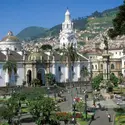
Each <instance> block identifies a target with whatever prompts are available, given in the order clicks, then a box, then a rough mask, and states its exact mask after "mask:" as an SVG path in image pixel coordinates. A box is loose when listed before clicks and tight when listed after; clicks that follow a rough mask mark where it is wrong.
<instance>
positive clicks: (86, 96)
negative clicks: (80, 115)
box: [84, 91, 88, 119]
mask: <svg viewBox="0 0 125 125" xmlns="http://www.w3.org/2000/svg"><path fill="white" fill-rule="evenodd" d="M84 94H85V116H86V119H87V98H88V95H87V93H86V91H84Z"/></svg>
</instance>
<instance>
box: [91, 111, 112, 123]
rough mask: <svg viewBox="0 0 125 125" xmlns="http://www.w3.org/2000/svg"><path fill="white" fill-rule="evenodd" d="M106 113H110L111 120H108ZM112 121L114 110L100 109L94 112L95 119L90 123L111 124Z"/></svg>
mask: <svg viewBox="0 0 125 125" xmlns="http://www.w3.org/2000/svg"><path fill="white" fill-rule="evenodd" d="M108 113H109V114H110V115H111V122H109V121H108ZM113 121H114V112H113V110H110V109H109V111H100V110H98V111H97V112H96V114H95V120H94V121H92V122H91V125H113Z"/></svg>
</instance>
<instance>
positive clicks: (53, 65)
mask: <svg viewBox="0 0 125 125" xmlns="http://www.w3.org/2000/svg"><path fill="white" fill-rule="evenodd" d="M52 74H54V75H55V57H54V56H53V60H52Z"/></svg>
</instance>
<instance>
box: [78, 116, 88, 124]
mask: <svg viewBox="0 0 125 125" xmlns="http://www.w3.org/2000/svg"><path fill="white" fill-rule="evenodd" d="M77 122H78V123H79V124H80V125H87V123H88V122H87V121H83V120H82V119H80V118H78V119H77Z"/></svg>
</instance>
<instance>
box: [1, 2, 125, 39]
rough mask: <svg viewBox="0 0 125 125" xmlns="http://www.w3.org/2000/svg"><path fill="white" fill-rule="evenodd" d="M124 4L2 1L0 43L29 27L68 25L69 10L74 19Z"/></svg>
mask: <svg viewBox="0 0 125 125" xmlns="http://www.w3.org/2000/svg"><path fill="white" fill-rule="evenodd" d="M122 3H123V0H0V40H1V39H2V38H3V37H4V36H6V34H7V32H8V31H9V30H11V31H12V32H13V33H14V35H16V34H18V33H19V32H20V31H21V30H23V29H24V28H26V27H29V26H41V27H45V28H51V27H53V26H55V25H57V24H60V23H62V22H63V21H64V14H65V11H66V8H67V7H68V8H69V11H70V13H71V17H72V18H77V17H84V16H88V15H90V14H91V13H93V12H94V11H96V10H97V11H99V12H101V11H103V10H106V9H111V8H114V7H117V6H119V5H121V4H122Z"/></svg>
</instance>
